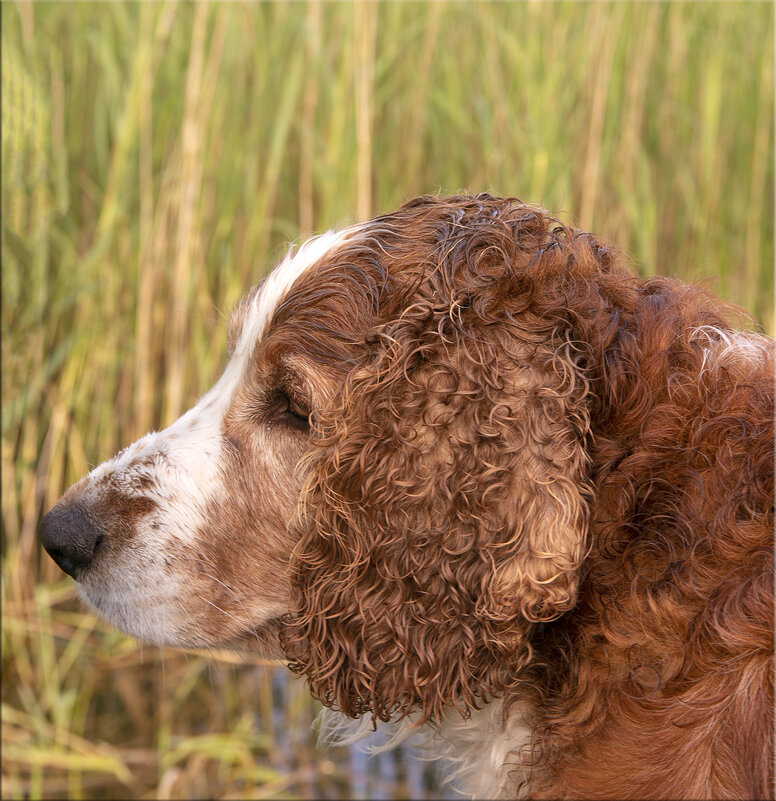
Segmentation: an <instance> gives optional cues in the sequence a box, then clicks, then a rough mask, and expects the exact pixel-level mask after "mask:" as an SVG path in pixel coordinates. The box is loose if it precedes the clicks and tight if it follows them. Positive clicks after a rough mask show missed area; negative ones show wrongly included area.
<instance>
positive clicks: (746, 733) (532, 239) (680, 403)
mask: <svg viewBox="0 0 776 801" xmlns="http://www.w3.org/2000/svg"><path fill="white" fill-rule="evenodd" d="M336 257H337V258H336V261H332V263H330V264H326V265H323V266H321V267H320V268H319V269H316V270H315V271H312V272H311V274H309V275H306V276H304V277H303V278H302V279H300V280H299V281H298V284H297V285H296V286H294V288H293V290H292V291H291V292H290V293H289V295H288V297H287V298H286V299H285V301H284V302H283V303H282V304H281V306H280V307H279V308H278V309H277V310H276V313H275V315H274V317H273V322H272V325H273V329H275V330H277V331H281V332H282V330H287V331H288V334H287V335H288V337H293V339H294V342H295V343H296V346H297V347H299V348H300V350H301V351H302V352H305V353H307V354H308V356H309V357H310V358H312V359H313V360H314V361H315V364H316V369H317V370H319V371H320V374H321V375H322V376H323V377H324V379H325V380H327V381H329V383H330V384H332V385H336V386H337V387H339V388H338V390H337V391H336V392H335V393H334V396H333V400H332V401H331V403H329V404H328V405H327V407H326V408H325V409H322V410H321V411H320V412H317V413H316V415H315V419H314V420H313V430H314V435H315V436H314V437H313V445H312V448H311V450H310V451H309V452H308V454H307V456H306V457H305V458H304V460H303V463H302V465H301V468H300V471H301V472H300V474H301V475H303V476H305V478H306V483H305V486H304V490H303V501H304V503H303V510H302V513H301V514H300V515H299V517H298V519H297V521H296V523H295V528H296V534H297V535H298V537H299V540H298V544H297V546H296V548H295V550H294V554H293V559H292V613H291V614H290V615H289V616H288V617H287V619H286V620H285V626H284V630H283V632H282V634H281V638H282V641H283V644H284V648H285V650H286V652H287V655H288V657H289V659H290V665H291V668H292V669H293V670H295V671H296V672H299V673H303V674H305V675H306V676H307V678H308V679H309V682H310V686H311V687H312V689H313V691H314V692H315V693H316V694H317V695H318V696H319V697H320V698H321V699H322V700H323V701H324V703H325V704H327V705H330V706H333V707H335V708H338V709H340V710H341V711H342V712H343V713H344V714H346V715H349V716H359V715H364V714H371V715H372V716H374V718H376V719H380V720H387V719H388V718H389V717H393V718H395V717H397V716H405V715H408V714H410V713H413V714H414V716H416V717H417V718H419V719H422V720H427V719H433V720H438V719H439V718H440V717H441V716H442V714H443V712H444V711H445V710H446V709H447V708H449V707H454V708H456V709H458V710H459V711H460V712H461V713H463V714H464V715H466V714H468V713H469V712H470V711H471V710H473V709H475V708H478V707H480V706H482V705H483V704H484V703H486V702H488V701H489V700H491V699H493V698H495V697H504V699H505V710H506V712H505V714H510V708H511V706H512V704H513V703H514V702H515V701H516V700H518V699H519V700H520V701H521V703H525V702H526V701H527V702H529V705H530V708H531V710H532V711H531V724H532V726H533V729H534V739H533V744H532V750H531V753H524V754H522V755H520V756H518V755H514V759H515V762H516V764H517V762H518V761H519V760H522V764H523V765H524V766H525V765H528V766H529V768H528V773H520V774H519V775H518V777H517V778H518V779H523V780H525V781H526V782H527V786H526V787H525V788H524V792H529V793H530V794H531V795H532V796H534V797H537V798H559V797H583V798H624V797H663V798H723V797H724V798H764V797H766V796H767V797H771V796H772V794H773V746H772V734H773V720H772V707H773V550H772V544H773V543H772V530H773V367H774V364H773V360H774V351H773V347H772V343H770V342H769V341H768V340H766V339H765V338H764V337H761V336H758V335H756V334H736V333H735V329H734V322H735V318H736V314H737V313H736V311H735V310H734V309H732V308H731V307H727V306H724V305H723V304H722V303H720V302H719V301H716V300H714V299H712V298H711V297H709V296H708V295H707V294H706V293H705V292H703V291H702V290H701V289H698V288H695V287H690V286H686V285H684V284H682V283H680V282H678V281H676V280H672V279H669V278H654V279H649V280H639V279H637V278H635V277H634V276H633V275H632V273H631V272H630V271H629V270H628V269H627V266H626V265H625V260H624V259H623V257H622V256H620V255H619V254H618V253H616V252H615V251H613V250H612V249H611V248H609V247H607V246H606V245H604V244H602V243H601V242H600V241H599V240H598V239H596V238H595V237H594V236H592V235H590V234H586V233H581V232H578V231H575V230H572V229H570V228H568V227H566V226H564V225H562V224H560V223H559V222H557V221H556V220H554V219H552V218H550V217H549V216H548V215H546V214H545V213H544V212H543V211H542V210H540V209H537V208H533V207H529V206H525V205H523V204H521V203H520V202H518V201H515V200H512V199H505V200H502V199H496V198H492V197H489V196H487V195H480V196H478V197H476V198H439V197H424V198H418V199H417V200H415V201H412V202H410V203H408V204H407V205H405V206H403V207H402V208H400V209H399V210H398V211H396V212H395V213H393V214H390V215H387V216H384V217H381V218H378V219H376V220H374V221H372V222H370V223H368V224H367V225H366V226H365V227H364V228H363V230H362V231H361V232H360V233H359V235H358V236H354V237H352V238H351V239H350V240H348V242H347V243H345V245H343V247H342V248H341V249H339V250H338V252H337V254H336ZM284 327H285V329H284ZM278 336H279V335H278ZM279 341H282V337H280V339H279ZM324 379H322V380H324Z"/></svg>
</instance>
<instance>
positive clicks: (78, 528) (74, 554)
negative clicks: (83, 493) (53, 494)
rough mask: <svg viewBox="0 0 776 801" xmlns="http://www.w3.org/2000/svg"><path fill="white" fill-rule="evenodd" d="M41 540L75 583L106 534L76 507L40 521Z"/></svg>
mask: <svg viewBox="0 0 776 801" xmlns="http://www.w3.org/2000/svg"><path fill="white" fill-rule="evenodd" d="M38 538H39V539H40V542H41V544H42V545H43V547H44V548H45V549H46V550H47V551H48V554H49V556H50V557H51V558H52V559H53V560H54V561H55V562H56V563H57V564H58V565H59V566H60V567H61V568H62V570H64V571H65V573H68V574H69V575H71V576H72V577H73V578H74V579H77V578H78V574H79V573H80V572H81V571H82V570H83V569H84V568H85V567H88V565H89V563H90V562H91V561H92V559H93V558H94V552H95V549H96V548H97V545H98V544H99V543H100V541H101V540H102V538H103V532H102V531H101V530H100V528H99V527H98V526H97V525H96V523H95V522H94V520H93V519H92V518H91V515H88V514H87V513H86V512H85V511H84V510H83V509H82V508H80V507H79V506H78V505H77V504H75V505H73V506H63V507H54V508H53V509H52V510H51V511H50V512H49V513H48V514H47V515H46V516H45V517H44V518H43V520H41V521H40V526H39V527H38Z"/></svg>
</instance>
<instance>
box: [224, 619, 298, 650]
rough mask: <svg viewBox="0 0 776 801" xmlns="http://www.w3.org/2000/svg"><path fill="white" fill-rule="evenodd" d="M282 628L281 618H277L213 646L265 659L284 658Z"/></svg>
mask: <svg viewBox="0 0 776 801" xmlns="http://www.w3.org/2000/svg"><path fill="white" fill-rule="evenodd" d="M282 628H283V625H282V623H281V621H280V619H279V618H275V619H273V620H268V621H267V622H265V623H262V624H261V625H260V626H256V627H254V628H252V629H250V630H249V631H245V632H243V633H241V634H238V635H237V636H235V637H232V638H231V639H229V640H226V641H225V642H223V643H220V644H213V646H211V647H213V648H223V649H225V650H228V651H238V652H240V653H244V654H251V655H258V656H261V657H264V658H265V659H283V658H284V655H283V649H282V648H281V646H280V631H281V629H282Z"/></svg>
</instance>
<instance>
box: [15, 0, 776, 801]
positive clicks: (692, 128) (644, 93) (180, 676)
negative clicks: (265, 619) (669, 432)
mask: <svg viewBox="0 0 776 801" xmlns="http://www.w3.org/2000/svg"><path fill="white" fill-rule="evenodd" d="M1 10H2V267H3V271H2V367H3V385H2V390H3V397H2V404H3V405H2V525H3V535H4V537H3V583H2V601H3V627H2V662H3V689H2V704H3V706H2V763H3V767H2V795H3V797H4V798H21V797H25V798H44V797H45V798H58V797H62V798H65V797H67V798H111V797H112V798H116V797H137V798H165V797H176V798H184V797H200V798H203V797H211V798H260V797H299V796H306V797H314V796H318V797H328V798H334V797H357V796H359V795H360V796H362V797H363V796H368V797H373V798H376V797H385V798H391V797H401V796H405V797H406V796H413V797H421V795H422V794H426V795H428V794H432V795H433V794H434V793H435V792H437V791H436V790H435V789H434V784H433V782H434V776H433V775H432V774H430V773H428V771H426V772H424V773H423V774H422V775H420V774H418V773H417V770H418V769H417V768H416V767H413V766H412V765H408V764H406V760H403V759H402V758H399V759H398V760H395V761H393V762H390V761H389V762H385V761H383V762H382V763H380V765H381V767H380V769H379V770H376V769H374V768H371V769H367V771H368V772H367V773H366V777H364V776H363V775H361V777H360V778H359V775H360V774H359V771H361V772H362V773H363V771H364V767H363V763H362V762H361V761H359V760H358V758H357V757H355V756H354V755H353V753H351V752H349V751H346V750H343V749H340V750H335V751H332V752H328V753H323V752H321V751H318V750H316V749H315V748H314V746H313V745H312V742H313V739H312V737H311V735H310V732H309V726H310V721H311V720H312V718H313V716H314V712H315V707H314V704H313V703H312V702H311V701H310V700H309V697H308V696H307V694H306V692H305V690H304V688H303V687H302V686H301V685H300V684H299V683H298V682H295V681H292V680H291V679H288V678H286V677H285V674H284V672H283V668H282V667H278V666H273V665H265V664H264V663H263V662H262V660H259V659H255V660H250V659H248V660H246V659H238V658H236V657H230V656H229V655H226V654H213V655H209V656H208V655H204V656H203V655H198V654H193V653H191V654H182V653H180V652H172V651H170V652H167V651H159V650H158V649H149V648H146V649H145V650H143V649H142V647H141V646H140V645H138V644H137V643H136V642H134V641H132V640H130V639H128V638H126V637H124V636H123V635H120V634H119V633H117V632H115V631H113V630H111V629H110V628H109V627H108V626H105V625H103V624H102V623H100V622H99V621H97V620H96V619H95V618H94V617H93V616H92V615H90V614H87V613H85V612H84V611H83V610H82V608H81V607H80V605H79V604H78V603H77V602H76V600H75V594H74V590H73V585H72V582H71V581H70V580H67V579H64V578H63V577H62V574H61V573H60V572H59V571H58V569H57V568H56V567H55V566H54V564H53V563H52V562H51V561H50V560H48V558H42V556H41V553H40V552H39V549H38V546H37V543H36V541H35V528H36V525H37V521H38V519H39V516H40V514H41V511H42V510H45V509H47V508H48V507H50V505H51V504H52V503H53V502H54V501H55V500H56V498H57V497H58V496H59V494H60V493H61V491H62V490H63V489H64V488H65V487H66V486H67V485H69V484H70V483H71V482H73V481H75V480H76V479H77V478H78V477H80V476H81V475H83V474H84V473H85V472H86V471H87V470H88V469H89V468H90V466H93V465H95V464H97V463H98V462H100V461H101V460H102V459H104V458H105V457H108V456H110V455H112V454H113V453H114V452H115V451H116V450H117V449H118V448H119V447H120V446H122V445H123V444H126V443H128V442H130V441H132V440H134V439H135V438H136V437H138V436H139V435H141V434H143V433H145V432H146V431H147V430H148V429H150V428H154V427H159V426H162V425H165V424H167V423H169V422H170V421H171V420H172V419H174V418H175V417H177V416H178V414H179V413H180V412H181V411H182V410H183V409H184V408H186V407H187V405H188V404H190V403H191V402H192V401H193V400H194V399H195V398H196V397H197V396H198V394H199V393H200V392H202V391H203V390H204V389H205V388H207V386H208V385H209V384H210V382H211V381H212V380H213V379H214V378H215V377H216V375H217V373H218V372H219V370H220V368H221V366H222V364H223V361H224V356H225V344H226V336H225V332H224V315H225V314H226V313H227V312H228V310H229V309H230V307H231V306H232V305H233V304H234V303H235V301H236V300H237V299H238V298H239V296H240V295H241V294H242V293H243V292H244V291H245V290H246V289H247V288H248V287H249V286H250V285H251V284H253V283H255V282H256V281H257V280H258V279H259V278H260V277H261V276H262V275H263V274H264V273H265V272H266V271H267V270H268V269H269V268H270V267H271V266H272V264H273V262H274V261H275V260H276V259H277V257H278V255H279V254H280V253H282V250H283V243H285V242H287V241H289V240H296V239H299V238H300V237H304V236H307V235H308V234H310V233H311V232H314V231H320V230H322V229H325V228H328V227H331V226H332V225H336V224H338V223H341V222H347V221H349V220H352V219H354V218H366V217H369V216H371V215H373V214H375V213H378V212H381V211H388V210H390V209H392V208H394V207H395V206H397V205H398V204H399V203H401V202H402V201H404V200H406V199H408V198H410V197H412V196H414V195H416V194H420V193H424V192H433V191H437V190H439V189H441V190H443V191H447V192H450V191H457V190H468V191H471V192H476V191H481V190H488V191H491V192H494V193H497V194H509V195H517V196H518V197H520V198H522V199H523V200H526V201H530V202H538V203H542V204H543V205H545V206H546V207H547V208H549V209H551V210H553V211H555V212H557V213H559V214H560V215H561V216H562V217H563V218H564V219H565V220H567V221H570V222H574V223H577V224H579V225H580V226H582V227H584V228H588V229H591V230H594V231H596V232H598V233H599V234H601V235H603V236H604V237H606V238H608V239H610V240H612V241H614V242H615V243H616V244H618V245H619V246H621V247H623V248H627V249H629V250H631V251H632V253H633V254H634V255H635V257H636V259H637V261H638V263H639V265H640V269H641V270H642V271H643V272H644V273H645V274H653V273H667V274H676V275H679V276H680V277H683V278H686V279H689V280H706V281H708V282H709V283H710V286H712V288H714V289H715V290H716V291H718V292H719V293H720V294H721V295H723V296H724V297H727V298H729V299H732V300H734V301H736V302H737V303H739V304H741V305H743V306H744V307H745V308H746V309H748V310H749V311H750V312H751V313H752V314H753V315H754V317H755V318H756V320H757V321H758V322H759V324H760V325H762V326H763V327H764V328H765V330H766V331H768V332H769V333H771V334H772V333H773V327H774V321H773V300H772V297H773V257H774V252H773V240H774V238H773V220H774V207H773V185H774V174H773V144H774V143H773V117H774V107H773V101H774V85H773V63H774V53H773V29H774V23H773V6H772V4H771V3H755V2H731V3H727V2H718V3H670V2H666V3H633V4H626V3H614V4H607V3H594V4H589V3H583V2H580V3H540V2H528V3H488V2H480V3H476V4H475V3H472V4H466V3H451V4H446V3H442V2H437V3H429V4H418V3H411V2H402V3H389V2H385V3H381V4H373V3H331V4H321V3H316V2H307V3H306V2H296V3H279V2H278V3H263V4H259V3H254V4H232V3H214V4H211V5H207V4H205V3H196V4H191V3H183V2H158V3H153V4H152V3H142V4H125V3H110V4H99V3H96V4H91V3H86V2H79V3H30V2H20V3H10V2H3V3H2V9H1ZM711 277H720V280H716V279H715V280H713V281H712V280H711ZM400 756H401V755H400ZM378 774H379V775H378Z"/></svg>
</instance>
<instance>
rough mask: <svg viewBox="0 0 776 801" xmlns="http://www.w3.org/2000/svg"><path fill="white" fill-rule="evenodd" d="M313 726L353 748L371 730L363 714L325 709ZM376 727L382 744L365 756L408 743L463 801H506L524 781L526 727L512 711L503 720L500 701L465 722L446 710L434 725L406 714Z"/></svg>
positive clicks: (330, 741) (331, 741)
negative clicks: (441, 768) (435, 764)
mask: <svg viewBox="0 0 776 801" xmlns="http://www.w3.org/2000/svg"><path fill="white" fill-rule="evenodd" d="M317 722H318V733H319V738H320V740H321V741H322V742H323V743H325V744H327V745H352V744H357V743H358V742H359V741H360V740H363V739H364V738H365V737H367V736H368V735H369V734H370V733H371V732H372V730H373V729H372V721H371V719H370V718H369V717H368V716H365V717H363V718H361V719H359V720H353V719H351V718H347V717H345V716H344V715H342V714H340V713H339V712H335V711H332V710H331V709H323V710H322V712H321V714H320V715H319V717H318V721H317ZM378 728H379V729H380V730H382V732H383V733H384V735H386V736H387V740H386V741H385V742H384V743H383V744H381V745H376V746H367V747H366V748H365V750H366V751H367V752H368V753H370V754H376V753H381V752H383V751H388V750H390V749H392V748H395V747H396V746H397V745H399V744H400V743H404V742H409V743H411V744H412V745H413V746H415V747H416V748H417V749H418V751H419V752H420V756H421V758H423V759H438V760H442V761H444V763H445V765H446V766H447V768H448V772H447V775H446V781H447V782H449V783H450V784H451V785H452V786H453V787H454V788H455V789H456V790H457V791H458V792H460V793H461V794H462V795H463V796H464V797H469V798H507V797H509V798H512V797H514V795H515V792H516V789H517V787H518V785H519V784H520V783H521V782H522V781H523V780H524V779H525V778H526V777H525V769H524V768H523V767H521V759H520V751H521V749H522V747H523V746H525V745H527V744H529V743H530V739H531V728H530V726H529V725H528V724H527V723H526V721H525V718H524V716H523V715H521V714H519V712H518V711H517V710H516V709H515V708H514V707H513V708H512V709H511V710H510V714H509V716H508V718H507V720H506V721H504V715H503V704H502V702H501V701H500V700H496V701H493V702H492V703H489V704H485V705H484V706H483V708H482V709H478V710H474V711H472V713H471V715H470V717H469V718H466V719H464V718H463V717H461V715H460V714H459V713H458V712H456V711H454V710H451V711H450V712H449V713H448V714H447V715H446V716H445V717H444V718H443V719H442V720H441V721H440V722H438V723H425V724H423V725H418V724H417V722H415V720H413V718H412V717H411V716H410V717H406V718H404V719H403V720H400V721H397V722H389V723H380V724H378Z"/></svg>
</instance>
